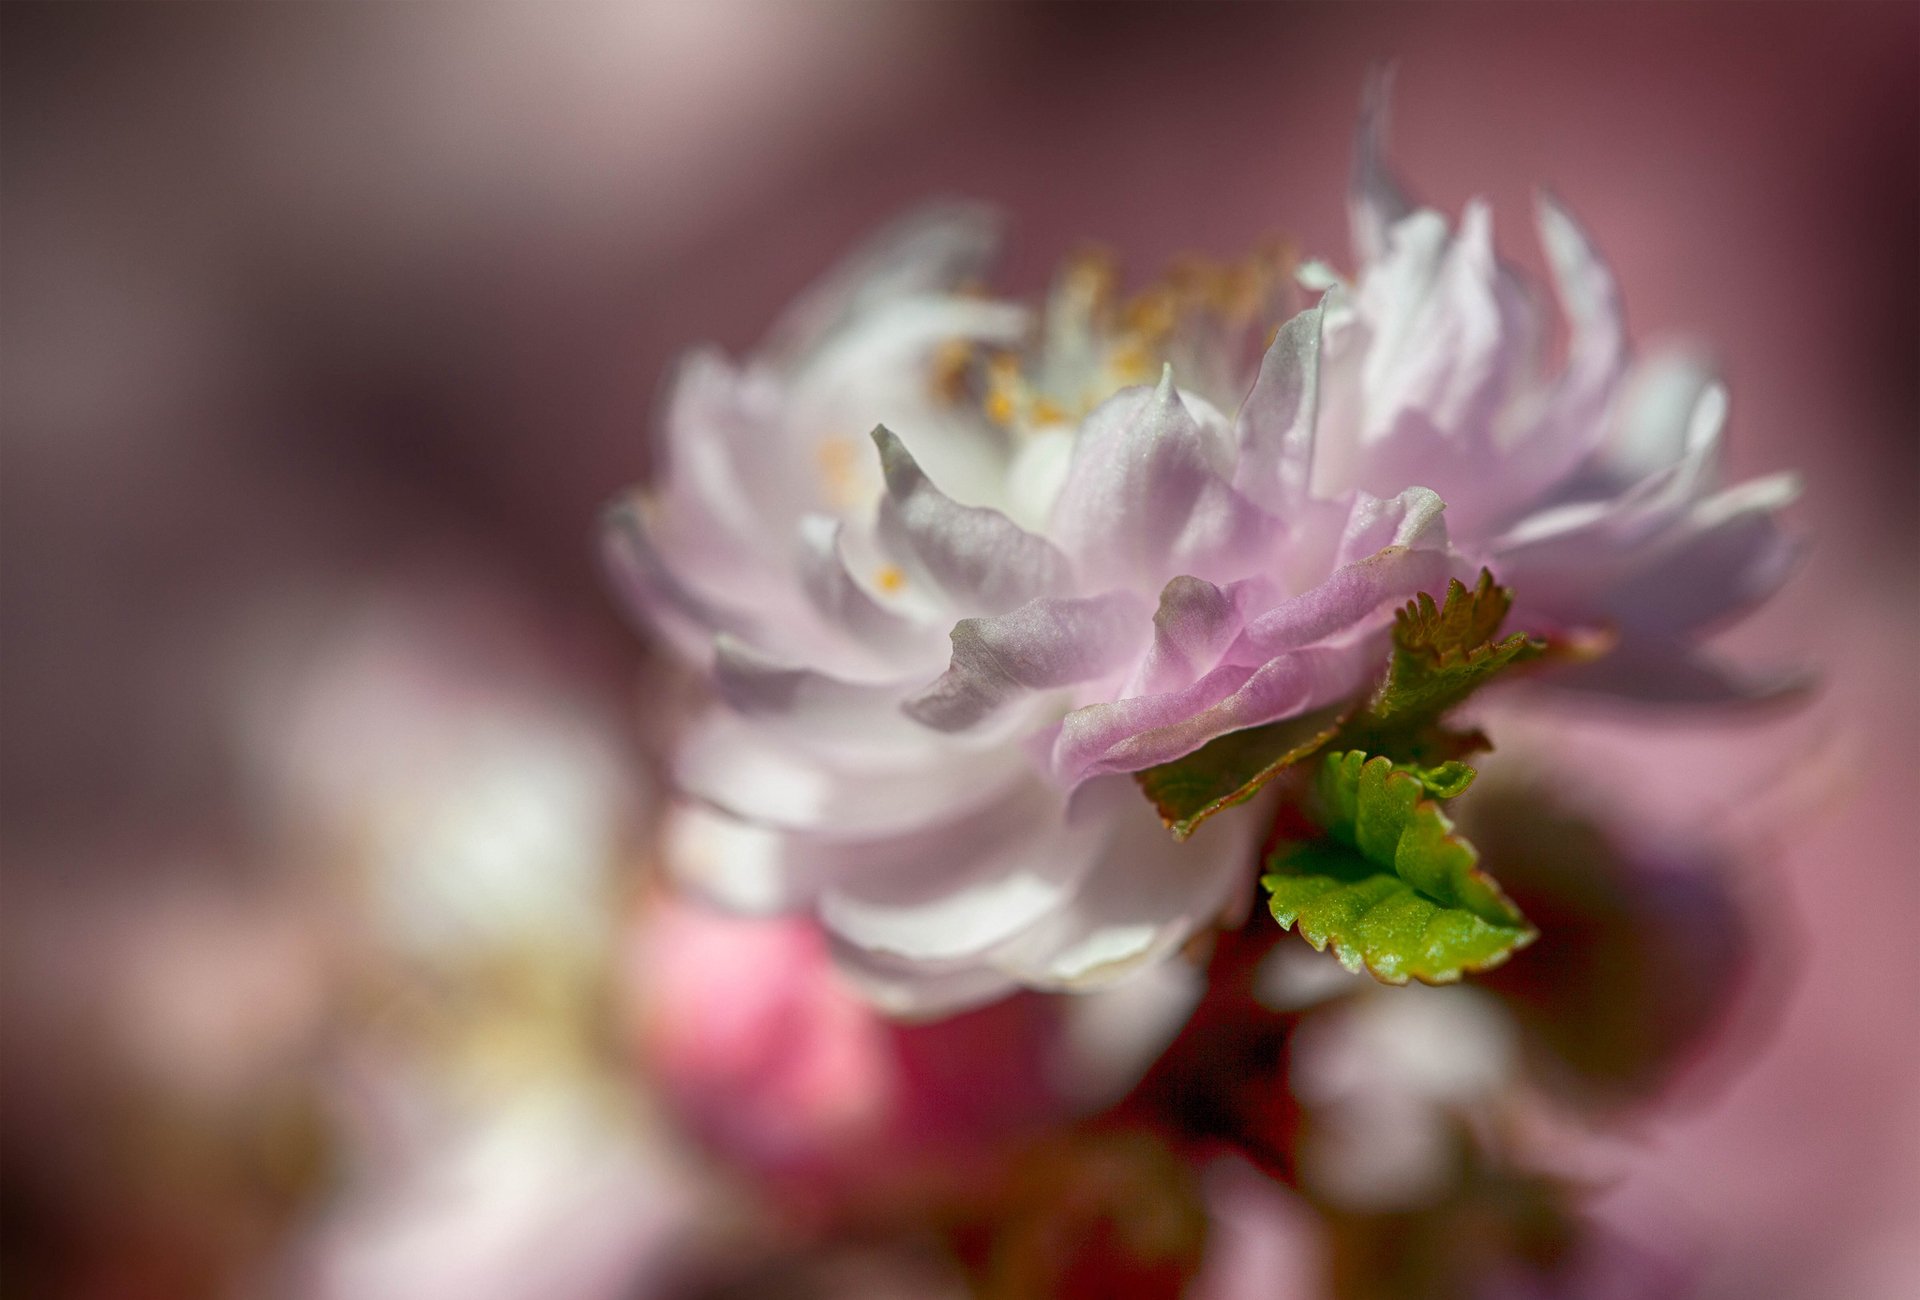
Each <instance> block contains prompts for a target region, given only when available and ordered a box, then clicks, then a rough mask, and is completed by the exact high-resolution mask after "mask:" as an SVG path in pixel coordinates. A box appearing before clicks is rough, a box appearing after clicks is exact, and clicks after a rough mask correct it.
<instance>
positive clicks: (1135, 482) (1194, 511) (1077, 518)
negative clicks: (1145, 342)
mask: <svg viewBox="0 0 1920 1300" xmlns="http://www.w3.org/2000/svg"><path fill="white" fill-rule="evenodd" d="M1234 459H1235V451H1234V447H1233V440H1232V435H1231V433H1230V432H1229V431H1228V429H1227V428H1226V427H1225V424H1224V421H1222V420H1220V419H1219V418H1218V416H1217V414H1216V413H1214V412H1212V410H1211V408H1203V409H1202V410H1201V411H1200V413H1199V414H1196V413H1195V411H1194V410H1193V409H1191V408H1189V406H1188V405H1187V403H1186V402H1185V401H1183V400H1182V399H1181V395H1180V394H1179V393H1178V392H1177V391H1175V389H1174V386H1173V372H1172V369H1171V367H1168V368H1167V369H1166V370H1165V371H1164V372H1163V373H1162V375H1161V379H1160V383H1159V386H1158V387H1156V388H1152V389H1148V388H1129V389H1125V390H1123V391H1121V392H1120V393H1118V394H1116V395H1115V396H1113V397H1111V398H1109V399H1108V400H1107V401H1105V402H1103V403H1102V404H1101V405H1100V406H1099V407H1098V408H1096V409H1095V410H1094V411H1093V412H1092V414H1090V415H1088V416H1087V418H1086V419H1085V420H1084V421H1083V422H1082V423H1081V426H1080V434H1079V439H1078V441H1077V442H1076V443H1075V445H1074V449H1073V463H1072V465H1071V467H1070V468H1069V469H1068V471H1067V481H1066V483H1065V485H1064V486H1063V487H1062V488H1061V489H1060V496H1059V499H1058V500H1057V501H1056V502H1055V503H1054V508H1053V519H1052V526H1051V531H1052V533H1053V535H1054V536H1055V537H1058V538H1059V539H1060V540H1061V544H1062V545H1063V546H1065V547H1066V549H1067V552H1068V553H1069V554H1070V555H1072V556H1073V558H1074V561H1075V563H1076V564H1077V565H1078V566H1079V569H1080V572H1081V574H1082V577H1083V579H1084V581H1085V582H1086V584H1087V585H1088V586H1090V587H1101V586H1108V585H1114V586H1126V587H1131V588H1133V589H1135V590H1140V589H1145V590H1149V591H1151V590H1158V589H1159V588H1160V587H1161V586H1162V585H1163V584H1165V582H1166V581H1167V580H1168V579H1169V578H1172V577H1174V576H1175V575H1177V574H1181V573H1206V574H1209V575H1210V576H1211V577H1213V578H1215V579H1217V580H1220V581H1225V580H1227V579H1230V578H1237V577H1241V576H1243V575H1244V574H1245V573H1247V572H1250V571H1251V570H1252V568H1253V567H1255V564H1256V563H1257V559H1258V556H1259V553H1260V551H1261V549H1262V548H1263V546H1264V544H1265V543H1266V542H1267V541H1268V539H1269V538H1270V536H1271V534H1272V533H1273V531H1274V529H1273V524H1272V521H1271V520H1270V519H1269V518H1268V517H1267V516H1266V515H1265V514H1264V513H1262V512H1261V511H1260V509H1259V508H1258V507H1257V506H1255V505H1254V504H1253V503H1252V502H1251V501H1249V500H1247V499H1246V498H1245V497H1243V496H1241V495H1240V494H1239V493H1238V492H1235V491H1234V490H1233V488H1232V487H1231V486H1230V484H1229V480H1230V479H1231V478H1232V475H1233V470H1234Z"/></svg>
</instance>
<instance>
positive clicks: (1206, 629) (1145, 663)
mask: <svg viewBox="0 0 1920 1300" xmlns="http://www.w3.org/2000/svg"><path fill="white" fill-rule="evenodd" d="M1244 626H1245V623H1244V620H1242V618H1241V616H1240V609H1239V606H1238V603H1237V602H1236V601H1235V600H1234V598H1233V595H1232V594H1231V593H1229V592H1227V591H1223V590H1222V589H1220V588H1219V587H1216V586H1214V585H1213V584H1212V583H1211V582H1207V581H1204V580H1203V579H1200V578H1195V577H1191V576H1182V577H1178V578H1175V579H1174V580H1173V581H1171V582H1169V583H1168V584H1167V585H1166V586H1165V587H1164V588H1162V589H1161V592H1160V607H1159V609H1157V610H1155V611H1154V615H1153V643H1152V644H1151V645H1150V646H1149V647H1148V649H1147V653H1146V655H1145V657H1144V658H1143V659H1142V660H1141V663H1140V669H1139V671H1138V672H1137V673H1136V674H1135V675H1134V678H1133V680H1132V681H1130V682H1129V683H1128V684H1127V688H1126V690H1124V691H1123V692H1122V698H1125V697H1127V696H1133V695H1161V694H1165V693H1167V692H1169V691H1176V690H1180V689H1182V688H1183V687H1186V686H1190V685H1192V684H1193V683H1194V682H1195V681H1197V680H1199V679H1200V678H1201V677H1204V676H1205V675H1206V674H1207V673H1209V672H1212V671H1213V669H1214V668H1215V667H1217V666H1218V665H1219V663H1220V658H1221V656H1222V655H1224V654H1225V653H1226V651H1227V647H1229V646H1231V645H1232V644H1233V641H1234V638H1236V637H1237V636H1239V635H1240V631H1241V629H1242V628H1243V627H1244Z"/></svg>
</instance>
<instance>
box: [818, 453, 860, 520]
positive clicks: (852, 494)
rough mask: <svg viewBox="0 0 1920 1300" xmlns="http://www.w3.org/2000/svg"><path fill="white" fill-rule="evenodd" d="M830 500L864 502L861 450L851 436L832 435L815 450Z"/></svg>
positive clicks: (838, 503)
mask: <svg viewBox="0 0 1920 1300" xmlns="http://www.w3.org/2000/svg"><path fill="white" fill-rule="evenodd" d="M813 455H814V459H815V460H816V461H817V462H818V463H819V466H820V481H821V483H822V484H823V485H824V486H825V487H826V490H827V499H828V500H829V501H831V502H833V504H834V505H836V506H840V507H843V508H845V507H851V506H856V505H858V504H860V474H859V463H860V462H859V455H860V452H859V449H858V448H857V447H855V446H854V444H853V440H852V439H851V438H842V437H838V436H835V437H828V438H822V439H821V440H820V445H819V446H817V447H815V448H814V449H813Z"/></svg>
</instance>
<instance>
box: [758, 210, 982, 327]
mask: <svg viewBox="0 0 1920 1300" xmlns="http://www.w3.org/2000/svg"><path fill="white" fill-rule="evenodd" d="M999 243H1000V220H999V217H998V216H997V215H996V214H995V213H994V211H993V210H992V209H991V208H987V207H984V206H982V205H980V204H972V203H949V204H939V205H936V206H933V207H928V208H925V209H922V210H920V211H918V212H913V213H909V214H908V215H907V216H906V217H904V218H902V219H901V220H899V221H897V222H895V223H893V224H892V225H890V226H888V227H886V228H885V229H884V230H882V231H880V232H879V233H878V234H877V235H875V236H874V237H873V238H871V239H870V240H868V241H867V242H866V244H864V245H863V246H862V247H861V248H859V249H858V250H857V251H856V252H854V254H853V255H852V256H850V257H848V258H847V259H846V260H844V261H843V262H841V263H840V265H838V266H837V267H835V268H834V269H833V270H832V271H830V272H828V273H827V274H826V275H825V276H823V277H821V279H820V280H819V282H817V283H816V284H815V285H814V286H813V287H812V288H811V289H809V290H808V291H807V292H806V293H805V294H804V295H803V296H802V297H801V298H800V299H799V300H798V301H797V302H795V303H794V304H793V306H792V307H790V308H788V309H787V312H786V314H785V315H784V316H782V317H781V319H780V322H779V324H777V325H776V326H775V327H774V328H773V330H772V332H771V333H770V334H769V336H768V339H767V342H766V345H765V347H764V349H763V352H764V353H765V354H766V355H767V356H768V357H769V358H771V359H774V360H776V361H779V362H781V363H783V364H790V363H792V362H794V361H796V360H797V359H798V358H799V357H801V356H802V355H803V354H805V353H806V352H809V351H811V350H812V349H813V348H814V347H815V346H816V345H817V344H818V343H819V342H820V341H821V340H822V339H825V338H827V337H829V336H830V335H832V334H833V333H834V332H836V331H837V330H838V329H839V328H840V327H842V326H844V325H845V324H846V323H847V322H848V321H850V320H853V319H855V318H857V317H859V316H860V315H862V314H864V313H865V312H867V311H869V310H871V309H872V308H874V307H876V306H879V305H880V304H882V303H886V302H889V301H893V300H895V299H899V298H908V297H916V296H921V295H925V294H930V293H939V292H942V291H946V290H950V289H953V288H956V287H958V286H960V285H962V284H964V283H965V282H967V281H969V280H978V279H981V278H982V277H984V276H985V274H986V272H987V270H988V269H989V267H990V266H991V265H992V262H993V257H994V254H995V252H996V251H997V249H998V247H999Z"/></svg>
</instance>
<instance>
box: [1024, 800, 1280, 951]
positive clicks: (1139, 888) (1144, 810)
mask: <svg viewBox="0 0 1920 1300" xmlns="http://www.w3.org/2000/svg"><path fill="white" fill-rule="evenodd" d="M1077 798H1078V799H1079V800H1083V801H1084V803H1083V804H1082V806H1081V807H1078V808H1076V809H1075V814H1076V815H1084V816H1088V817H1094V818H1098V819H1099V820H1100V821H1102V822H1103V823H1104V824H1105V825H1106V826H1107V827H1108V828H1109V834H1110V838H1109V839H1108V841H1107V847H1106V851H1105V852H1104V853H1103V854H1102V855H1101V856H1100V858H1099V861H1098V863H1097V865H1096V866H1095V868H1094V869H1093V870H1092V871H1090V872H1088V873H1087V875H1086V876H1085V877H1084V878H1083V879H1082V880H1081V882H1080V884H1079V887H1078V888H1077V890H1076V891H1075V893H1074V896H1073V898H1072V899H1071V901H1070V902H1068V903H1067V904H1065V905H1063V906H1061V907H1059V908H1056V909H1055V910H1054V911H1053V912H1051V913H1050V914H1048V916H1047V917H1046V918H1045V919H1044V920H1043V921H1041V922H1040V923H1039V924H1038V925H1036V926H1034V927H1033V928H1032V929H1030V930H1029V931H1027V932H1026V933H1024V934H1022V935H1021V936H1020V937H1019V938H1018V939H1016V940H1014V941H1013V942H1011V943H1009V944H1008V945H1006V946H1005V947H1004V948H1002V949H1001V950H1000V951H999V952H997V953H996V954H995V956H994V958H993V961H994V964H995V965H996V966H998V967H999V968H1000V969H1002V970H1004V971H1007V972H1008V973H1010V974H1013V975H1015V976H1017V977H1018V978H1019V979H1020V981H1021V982H1022V983H1024V984H1029V985H1033V986H1036V987H1040V988H1059V989H1087V988H1098V987H1101V986H1103V985H1107V984H1111V983H1113V982H1114V981H1115V980H1118V979H1121V978H1124V977H1125V976H1127V975H1128V974H1130V973H1132V972H1133V971H1135V970H1137V969H1139V968H1140V967H1141V966H1144V965H1146V964H1148V963H1150V962H1153V961H1156V960H1159V959H1160V958H1163V957H1165V956H1167V955H1169V954H1170V953H1172V952H1173V951H1175V950H1176V949H1178V948H1179V947H1180V946H1181V945H1182V944H1184V943H1185V942H1186V941H1187V940H1188V939H1190V938H1191V937H1192V936H1193V935H1194V934H1195V933H1196V932H1198V931H1199V930H1201V929H1203V928H1205V927H1206V926H1208V925H1210V924H1212V923H1213V922H1214V920H1215V919H1216V918H1218V917H1219V916H1220V915H1221V913H1222V912H1223V911H1225V910H1226V909H1227V908H1228V906H1229V905H1230V904H1231V903H1233V902H1235V901H1236V900H1237V899H1239V898H1241V897H1243V896H1244V894H1245V891H1246V889H1247V887H1248V886H1250V885H1251V882H1252V879H1253V869H1254V851H1255V848H1256V846H1257V843H1258V840H1259V836H1260V833H1261V831H1262V829H1263V819H1262V818H1261V817H1260V816H1259V815H1258V811H1257V809H1240V810H1236V811H1235V812H1234V813H1230V814H1228V815H1226V816H1222V817H1216V818H1214V819H1213V820H1212V821H1210V822H1208V823H1207V825H1205V826H1203V827H1202V828H1201V829H1200V831H1199V832H1198V833H1197V834H1195V835H1194V836H1193V838H1191V839H1189V840H1187V841H1185V842H1176V841H1175V840H1174V839H1173V837H1172V836H1171V835H1169V834H1167V830H1166V828H1165V827H1164V826H1162V825H1160V821H1159V818H1158V817H1157V816H1156V815H1155V814H1154V812H1153V810H1152V808H1151V807H1150V806H1149V805H1148V804H1147V802H1146V801H1145V800H1144V799H1142V798H1140V792H1139V791H1138V790H1137V789H1135V788H1134V787H1133V782H1132V781H1130V780H1127V779H1125V778H1120V777H1115V778H1111V779H1109V780H1107V781H1104V782H1097V783H1091V784H1089V785H1088V786H1087V787H1085V788H1084V789H1083V790H1082V791H1081V793H1080V795H1079V796H1077ZM1083 809H1084V811H1083Z"/></svg>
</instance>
